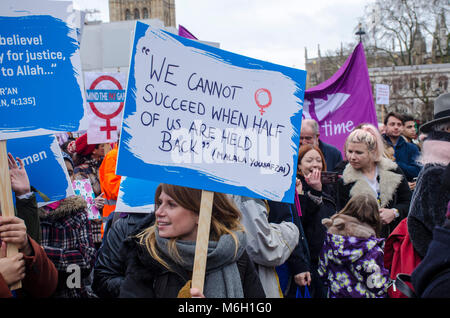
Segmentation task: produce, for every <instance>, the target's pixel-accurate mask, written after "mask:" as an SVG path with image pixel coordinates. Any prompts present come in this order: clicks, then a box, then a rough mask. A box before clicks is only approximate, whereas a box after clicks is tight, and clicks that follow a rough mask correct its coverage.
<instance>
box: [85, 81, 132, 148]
mask: <svg viewBox="0 0 450 318" xmlns="http://www.w3.org/2000/svg"><path fill="white" fill-rule="evenodd" d="M84 77H85V85H86V102H87V110H88V114H89V128H88V130H87V137H88V144H101V143H110V142H116V141H117V140H118V132H119V131H120V129H121V125H122V112H123V108H124V107H123V106H124V104H125V92H126V82H127V77H126V74H125V73H98V72H86V73H85V75H84Z"/></svg>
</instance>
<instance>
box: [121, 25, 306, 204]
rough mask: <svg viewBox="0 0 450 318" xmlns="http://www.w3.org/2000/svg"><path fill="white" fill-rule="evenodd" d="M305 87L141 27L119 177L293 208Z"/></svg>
mask: <svg viewBox="0 0 450 318" xmlns="http://www.w3.org/2000/svg"><path fill="white" fill-rule="evenodd" d="M305 80H306V72H305V71H303V70H298V69H293V68H288V67H285V66H281V65H276V64H272V63H268V62H264V61H260V60H256V59H252V58H249V57H245V56H242V55H237V54H234V53H231V52H227V51H224V50H220V49H217V48H214V47H211V46H208V45H204V44H201V43H199V42H196V41H192V40H189V39H185V38H182V37H179V36H176V35H173V34H171V33H168V32H165V31H162V30H156V29H153V28H151V27H150V26H149V25H146V24H144V23H141V22H137V23H136V29H135V39H134V43H133V49H132V54H131V63H130V70H129V77H128V84H127V94H126V98H125V109H124V117H123V123H122V131H121V139H120V144H119V155H118V164H117V174H119V175H122V176H128V177H133V178H141V179H147V180H152V181H155V182H164V183H169V184H175V185H181V186H187V187H191V188H197V189H203V190H209V191H216V192H223V193H231V194H238V195H246V196H250V197H257V198H265V199H269V200H275V201H283V202H293V201H294V193H295V178H296V167H297V156H298V144H299V132H300V125H301V118H302V107H303V97H304V91H305Z"/></svg>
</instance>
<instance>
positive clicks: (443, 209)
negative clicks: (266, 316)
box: [0, 94, 450, 298]
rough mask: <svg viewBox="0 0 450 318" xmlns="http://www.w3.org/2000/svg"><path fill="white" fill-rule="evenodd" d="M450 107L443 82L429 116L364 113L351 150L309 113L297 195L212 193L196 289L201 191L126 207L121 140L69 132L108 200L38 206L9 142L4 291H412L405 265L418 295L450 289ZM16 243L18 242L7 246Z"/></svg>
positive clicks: (87, 175) (66, 142) (248, 294)
mask: <svg viewBox="0 0 450 318" xmlns="http://www.w3.org/2000/svg"><path fill="white" fill-rule="evenodd" d="M449 112H450V94H444V95H441V96H440V97H439V98H438V99H437V100H436V101H435V106H434V118H433V120H431V121H429V122H427V123H425V124H423V125H422V126H421V127H420V129H418V128H417V127H416V124H415V121H414V118H412V117H410V116H408V115H406V114H398V113H389V114H388V115H387V116H386V118H385V119H384V123H382V124H380V125H379V127H375V126H374V125H372V124H368V123H363V124H360V125H358V126H357V127H355V129H353V131H352V132H351V133H350V134H349V136H348V137H347V139H346V142H345V145H344V149H343V153H344V157H343V156H342V155H341V151H340V150H338V149H337V148H335V147H334V146H332V145H330V144H327V143H325V142H323V141H322V140H320V133H319V126H318V123H317V122H316V121H314V120H312V119H304V120H303V121H302V126H301V132H300V144H299V151H298V167H297V181H296V186H295V189H296V190H295V203H294V204H289V203H283V202H275V201H270V200H263V199H257V198H251V197H245V196H239V195H228V194H222V193H217V192H216V193H214V199H213V202H212V216H211V226H210V236H209V242H208V245H207V263H206V270H205V281H204V288H203V289H202V290H199V289H197V288H192V276H193V263H194V257H195V252H196V238H197V231H198V225H199V211H200V202H201V195H202V191H201V190H198V189H191V188H187V187H181V186H175V185H169V184H164V183H161V184H160V185H159V186H158V188H157V190H156V193H155V208H154V211H152V212H151V213H120V212H115V205H116V200H117V195H118V192H119V186H120V180H121V178H120V176H118V175H116V174H115V167H116V163H117V154H118V151H117V144H115V145H110V144H99V145H90V144H88V143H87V135H86V134H84V135H81V136H79V137H78V138H71V135H70V134H69V135H65V136H64V137H60V139H59V140H60V145H61V149H62V153H63V158H64V160H65V163H66V167H67V171H68V174H69V176H70V177H71V179H72V180H76V179H89V180H90V182H91V184H92V188H93V191H94V193H95V196H96V199H95V205H96V207H97V208H98V209H99V210H100V211H102V218H101V219H100V220H91V219H89V218H88V214H87V203H86V201H85V200H84V199H83V198H82V197H81V196H70V197H68V198H65V199H63V200H60V201H58V202H54V203H51V204H48V205H45V206H43V207H40V208H38V207H37V204H36V196H35V193H34V191H33V187H32V185H30V181H29V180H28V176H27V173H26V170H25V167H24V165H23V162H22V161H21V159H20V158H16V159H17V161H16V160H15V159H14V158H13V154H9V160H8V164H9V169H10V176H11V187H12V190H13V191H14V195H15V197H16V205H15V208H16V213H15V215H16V216H14V217H6V216H5V217H4V216H1V217H0V241H1V248H0V295H1V297H55V298H97V297H98V298H118V297H121V298H175V297H181V298H183V297H185V298H188V297H207V298H209V297H211V298H265V297H267V298H282V297H287V298H298V297H306V296H309V297H311V298H344V297H351V298H378V297H380V298H387V297H405V295H404V294H402V293H399V291H398V290H397V288H396V284H397V274H398V273H402V274H408V275H410V278H411V279H410V281H411V283H410V284H409V287H410V288H411V290H413V292H414V295H415V296H417V297H450V288H449V286H450V271H449V269H450V258H449V253H450V248H449V247H450V113H449ZM68 136H69V138H68ZM8 244H15V245H16V246H17V247H18V250H19V253H18V254H16V255H14V256H12V257H7V253H6V250H7V245H8ZM405 268H407V269H405ZM405 271H406V272H405ZM18 282H21V284H22V287H21V288H20V289H12V288H10V287H11V286H14V285H15V284H16V283H18ZM398 286H400V285H398Z"/></svg>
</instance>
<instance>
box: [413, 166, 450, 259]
mask: <svg viewBox="0 0 450 318" xmlns="http://www.w3.org/2000/svg"><path fill="white" fill-rule="evenodd" d="M449 180H450V164H449V165H447V166H444V165H441V164H432V163H430V164H426V165H425V166H424V169H423V171H422V172H421V173H420V175H419V178H418V180H417V184H416V188H415V190H414V194H413V197H412V199H411V209H410V211H409V215H408V232H409V236H410V238H411V242H412V243H413V246H414V249H415V250H416V251H417V252H418V253H419V255H420V256H421V257H424V256H425V254H426V253H427V249H428V245H429V244H430V242H431V240H432V238H433V230H434V228H435V227H436V226H442V224H443V223H444V221H445V209H446V208H447V203H448V201H449V200H450V187H449V186H448V185H446V184H445V183H446V182H447V183H448V181H449Z"/></svg>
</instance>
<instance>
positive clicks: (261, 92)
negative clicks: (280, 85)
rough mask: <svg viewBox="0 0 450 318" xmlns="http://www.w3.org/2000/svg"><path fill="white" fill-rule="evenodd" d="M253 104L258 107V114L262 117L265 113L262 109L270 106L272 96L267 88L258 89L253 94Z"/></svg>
mask: <svg viewBox="0 0 450 318" xmlns="http://www.w3.org/2000/svg"><path fill="white" fill-rule="evenodd" d="M261 100H262V102H261ZM266 101H267V102H266ZM255 102H256V105H258V107H259V112H260V113H261V116H262V115H263V114H264V113H265V111H264V108H267V107H269V106H270V104H272V94H271V93H270V91H269V90H268V89H267V88H259V89H258V90H256V92H255ZM264 102H266V103H264Z"/></svg>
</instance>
